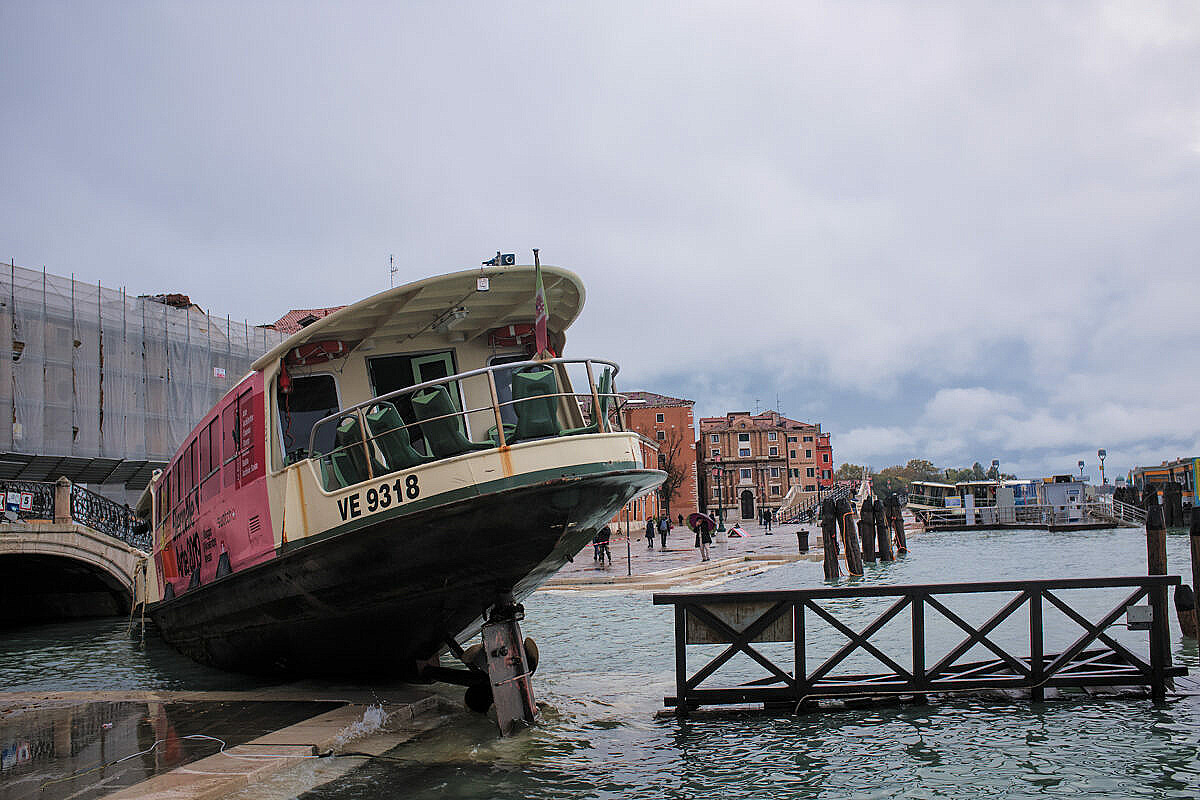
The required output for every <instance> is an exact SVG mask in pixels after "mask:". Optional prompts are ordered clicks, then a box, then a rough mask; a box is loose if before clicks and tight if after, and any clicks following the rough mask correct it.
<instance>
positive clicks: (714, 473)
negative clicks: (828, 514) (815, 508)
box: [696, 411, 833, 519]
mask: <svg viewBox="0 0 1200 800" xmlns="http://www.w3.org/2000/svg"><path fill="white" fill-rule="evenodd" d="M696 452H697V462H698V474H699V477H700V487H699V489H700V497H701V498H702V503H701V504H702V505H703V506H704V507H705V508H706V509H707V510H708V511H709V512H710V513H713V514H715V513H717V512H718V511H720V513H722V514H723V515H724V516H725V518H726V519H729V518H730V517H732V518H734V519H757V517H758V514H759V512H760V510H761V509H763V508H766V509H768V510H770V511H775V510H777V509H778V508H779V507H780V505H781V504H782V503H783V499H784V498H785V497H786V496H787V494H788V491H789V490H790V489H791V488H792V487H793V486H795V487H797V489H798V491H799V492H800V493H801V494H802V496H803V498H804V499H807V498H808V497H816V495H817V491H818V489H820V488H825V487H827V486H831V485H832V484H833V449H832V447H831V446H830V444H829V434H827V433H822V432H821V425H820V424H819V423H817V424H812V423H807V422H798V421H796V420H794V419H788V418H787V417H784V416H782V415H781V414H779V413H778V412H777V411H765V412H763V413H761V414H751V413H750V412H749V411H733V412H730V413H728V414H726V415H725V416H723V417H703V418H701V420H700V438H699V440H698V441H697V443H696Z"/></svg>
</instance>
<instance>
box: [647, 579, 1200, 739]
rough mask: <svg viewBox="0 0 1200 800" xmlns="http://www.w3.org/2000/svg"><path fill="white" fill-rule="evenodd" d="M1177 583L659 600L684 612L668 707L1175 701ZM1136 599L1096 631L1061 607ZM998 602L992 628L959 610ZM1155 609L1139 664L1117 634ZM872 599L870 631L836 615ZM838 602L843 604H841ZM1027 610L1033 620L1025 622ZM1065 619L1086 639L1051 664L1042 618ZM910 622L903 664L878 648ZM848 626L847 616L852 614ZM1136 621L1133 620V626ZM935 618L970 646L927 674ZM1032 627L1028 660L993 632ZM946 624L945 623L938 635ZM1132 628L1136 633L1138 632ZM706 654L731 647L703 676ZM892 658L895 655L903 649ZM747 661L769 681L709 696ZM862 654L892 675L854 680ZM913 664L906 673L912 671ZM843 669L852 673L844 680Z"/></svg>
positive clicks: (963, 586)
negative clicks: (1170, 608) (1086, 697)
mask: <svg viewBox="0 0 1200 800" xmlns="http://www.w3.org/2000/svg"><path fill="white" fill-rule="evenodd" d="M1179 583H1180V579H1179V576H1177V575H1170V576H1167V575H1155V576H1139V577H1118V578H1074V579H1061V580H1027V581H995V582H987V583H948V584H929V585H916V586H862V587H849V588H820V589H801V590H788V591H765V592H729V593H697V594H676V593H664V594H655V595H654V603H655V605H671V606H674V608H675V695H674V696H672V697H666V698H664V700H665V705H666V706H667V707H674V708H676V709H677V712H678V713H679V714H681V715H686V714H687V712H688V710H689V709H694V708H697V707H699V706H703V705H722V704H740V703H764V704H775V703H787V704H794V705H796V706H798V705H799V704H800V703H802V702H805V701H810V700H814V699H816V698H828V697H838V696H873V695H886V694H908V693H911V694H914V695H925V694H929V693H938V692H952V691H963V690H979V689H1028V690H1029V691H1030V694H1031V697H1032V699H1034V700H1040V699H1042V698H1043V693H1044V690H1045V688H1046V687H1080V686H1121V685H1142V686H1146V685H1148V686H1150V687H1151V690H1152V693H1153V695H1154V697H1155V698H1156V699H1161V698H1162V697H1163V696H1164V694H1165V684H1166V681H1167V680H1168V679H1169V678H1171V677H1173V676H1177V675H1184V674H1187V670H1186V669H1185V668H1183V667H1172V666H1171V665H1170V651H1169V642H1168V639H1169V628H1168V622H1167V602H1166V597H1167V587H1168V586H1178V585H1179ZM1113 588H1116V589H1122V588H1128V589H1130V590H1131V591H1130V592H1129V593H1128V594H1127V595H1125V594H1124V593H1122V595H1123V598H1122V599H1121V600H1120V602H1118V603H1117V604H1116V605H1115V606H1112V607H1111V608H1110V609H1109V610H1108V611H1106V612H1105V613H1103V614H1102V615H1101V616H1100V617H1099V619H1098V621H1093V619H1091V618H1089V616H1088V615H1085V614H1084V613H1083V612H1081V611H1080V610H1078V609H1077V608H1076V607H1075V606H1073V605H1072V603H1070V602H1068V601H1067V600H1066V599H1064V597H1063V596H1062V595H1063V593H1064V592H1066V591H1069V590H1076V589H1113ZM981 594H984V595H995V596H996V597H997V603H996V605H997V606H998V608H997V609H996V610H995V611H994V613H992V614H991V616H990V617H989V618H988V619H987V621H986V622H984V623H982V624H980V625H973V624H971V623H969V622H967V621H966V620H964V619H963V616H962V615H960V614H959V613H957V612H956V611H954V610H952V608H951V605H952V603H951V602H950V601H949V600H948V598H949V597H951V596H960V595H981ZM1147 597H1148V598H1149V599H1150V607H1151V609H1152V622H1150V624H1149V642H1148V648H1149V652H1148V653H1139V652H1135V650H1137V649H1139V648H1136V647H1134V648H1131V647H1129V646H1127V645H1126V644H1123V643H1121V642H1119V641H1117V639H1116V638H1114V637H1113V636H1112V635H1110V634H1109V632H1108V629H1109V628H1110V627H1112V626H1113V625H1114V624H1118V623H1117V621H1118V620H1119V619H1120V618H1121V617H1122V616H1124V615H1126V613H1127V611H1128V609H1129V607H1130V606H1133V605H1134V604H1136V603H1137V602H1138V601H1139V600H1142V599H1144V598H1147ZM867 598H893V599H894V601H893V602H892V603H891V604H890V605H888V607H887V608H886V609H885V610H883V611H882V612H881V613H879V614H878V615H876V616H875V617H874V618H873V619H870V620H869V621H868V622H867V624H865V625H862V626H858V625H855V626H853V627H852V626H851V625H849V624H847V623H846V622H844V621H842V619H840V618H839V616H838V615H836V614H835V613H834V611H838V610H845V609H848V608H854V609H857V610H858V611H857V613H859V614H861V611H862V610H863V607H864V605H865V604H864V600H865V599H867ZM839 601H840V602H839ZM1022 607H1025V608H1026V612H1025V613H1024V614H1020V615H1018V614H1017V612H1018V610H1020V609H1021V608H1022ZM1050 608H1052V609H1057V610H1058V611H1059V612H1061V615H1062V616H1064V617H1065V618H1066V619H1067V620H1069V621H1070V622H1071V623H1074V625H1073V626H1072V627H1075V626H1077V627H1078V628H1079V629H1082V633H1081V634H1080V635H1078V637H1077V638H1075V639H1074V641H1072V642H1071V643H1070V644H1069V645H1068V646H1067V647H1066V648H1065V649H1064V650H1062V651H1061V652H1057V653H1051V652H1047V639H1046V632H1045V628H1044V624H1043V611H1044V610H1046V609H1050ZM905 611H908V612H909V613H908V614H907V615H905V616H907V617H908V619H909V626H908V627H909V630H908V632H907V637H906V639H907V641H906V642H905V644H907V645H908V647H909V648H910V653H909V656H908V657H907V658H905V657H900V658H899V659H896V658H893V657H892V656H891V655H889V654H888V653H887V652H885V651H884V649H883V648H882V647H881V646H879V645H877V644H876V643H875V642H872V641H871V639H872V637H873V636H875V635H876V634H878V633H879V631H880V630H882V629H883V628H884V627H885V626H886V625H888V623H890V622H892V621H893V620H896V619H897V618H899V617H901V615H902V613H903V612H905ZM842 616H845V615H844V614H843V615H842ZM1132 617H1133V615H1131V620H1132ZM935 618H940V619H941V620H948V621H949V623H950V624H951V625H952V626H953V628H955V629H960V630H961V632H962V633H964V634H965V636H963V638H962V639H961V640H960V641H959V642H958V643H957V644H956V645H955V646H953V647H952V648H950V650H949V651H948V652H947V653H946V654H945V655H944V656H942V657H941V658H939V659H938V660H937V661H936V662H934V663H932V664H931V663H928V662H927V660H926V659H927V654H928V653H929V642H928V641H927V640H926V630H927V628H928V625H929V623H931V622H933V621H934V619H935ZM1010 618H1012V619H1027V621H1028V625H1027V638H1026V637H1024V636H1023V640H1024V641H1027V642H1028V644H1029V653H1027V654H1025V653H1020V654H1018V653H1014V652H1011V651H1010V650H1009V649H1007V648H1006V647H1004V646H1001V644H999V643H998V642H997V641H996V636H995V631H996V629H997V628H998V627H999V626H1000V625H1001V624H1002V623H1004V622H1005V621H1006V620H1009V619H1010ZM810 623H818V624H821V623H823V624H824V625H828V626H829V627H830V628H832V629H833V630H834V631H836V632H838V633H840V634H841V635H842V636H844V637H845V638H846V639H847V641H846V643H845V644H843V645H842V646H841V647H838V648H837V649H835V650H833V652H831V653H828V654H827V655H825V657H824V658H822V659H821V661H820V662H819V664H818V665H817V666H815V667H811V666H810V664H809V659H810V653H809V644H808V641H807V639H806V628H807V627H808V626H809V624H810ZM939 624H942V623H939ZM1131 627H1132V623H1131ZM789 641H790V642H792V648H791V654H790V659H789V661H790V663H786V662H784V663H780V662H778V661H776V660H773V659H772V658H771V657H769V656H768V655H766V654H764V653H763V652H762V651H760V650H759V649H758V648H756V647H755V644H758V643H760V642H789ZM697 644H726V645H727V647H725V649H724V650H722V651H721V653H720V654H719V655H717V656H715V657H713V658H711V659H709V660H708V661H707V662H706V663H705V664H703V666H701V667H700V669H698V670H696V671H694V672H690V671H689V669H688V658H687V648H688V646H689V645H697ZM892 646H894V643H893V645H892ZM976 646H982V647H983V648H986V649H987V650H988V651H990V652H991V654H992V655H993V656H994V658H991V659H988V660H984V661H971V662H963V661H962V658H963V657H964V655H966V654H967V653H968V652H969V651H971V650H972V648H975V647H976ZM739 653H744V654H745V655H746V656H749V658H750V659H751V660H752V661H753V662H755V663H756V664H757V665H758V666H759V667H761V668H762V669H764V670H765V671H766V673H767V674H766V675H765V676H764V677H762V678H759V679H755V680H750V681H746V682H742V683H738V684H737V685H732V686H729V685H718V686H713V685H711V684H712V683H713V681H712V680H711V679H712V677H713V675H714V673H716V672H717V670H718V669H720V668H721V667H722V666H723V665H725V664H726V663H728V662H729V661H730V660H731V659H732V658H733V657H734V656H735V655H737V654H739ZM856 653H865V654H869V655H871V656H873V657H874V658H875V659H877V661H878V662H879V663H880V664H882V665H884V666H886V667H887V668H888V669H889V670H890V671H889V672H882V673H873V674H867V673H862V672H856V671H848V670H847V669H846V668H845V666H844V665H845V664H846V662H847V660H848V659H850V657H851V656H852V655H854V654H856ZM902 662H905V663H902ZM839 667H842V669H840V670H839Z"/></svg>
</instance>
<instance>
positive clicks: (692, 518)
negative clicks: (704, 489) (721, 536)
mask: <svg viewBox="0 0 1200 800" xmlns="http://www.w3.org/2000/svg"><path fill="white" fill-rule="evenodd" d="M688 526H689V527H690V528H691V529H692V530H696V529H697V528H699V529H700V530H702V531H714V530H716V529H717V521H716V520H715V519H713V518H712V517H710V516H709V515H708V514H701V513H700V512H699V511H694V512H692V513H691V514H689V515H688Z"/></svg>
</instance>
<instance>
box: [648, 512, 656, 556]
mask: <svg viewBox="0 0 1200 800" xmlns="http://www.w3.org/2000/svg"><path fill="white" fill-rule="evenodd" d="M654 527H655V525H654V517H649V518H648V519H647V520H646V549H647V550H653V549H654Z"/></svg>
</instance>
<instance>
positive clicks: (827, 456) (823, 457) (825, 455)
mask: <svg viewBox="0 0 1200 800" xmlns="http://www.w3.org/2000/svg"><path fill="white" fill-rule="evenodd" d="M821 456H822V459H821V460H822V461H824V462H825V463H826V464H828V463H829V453H822V454H821Z"/></svg>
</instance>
